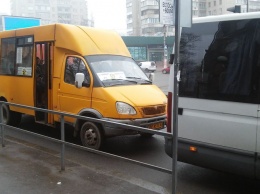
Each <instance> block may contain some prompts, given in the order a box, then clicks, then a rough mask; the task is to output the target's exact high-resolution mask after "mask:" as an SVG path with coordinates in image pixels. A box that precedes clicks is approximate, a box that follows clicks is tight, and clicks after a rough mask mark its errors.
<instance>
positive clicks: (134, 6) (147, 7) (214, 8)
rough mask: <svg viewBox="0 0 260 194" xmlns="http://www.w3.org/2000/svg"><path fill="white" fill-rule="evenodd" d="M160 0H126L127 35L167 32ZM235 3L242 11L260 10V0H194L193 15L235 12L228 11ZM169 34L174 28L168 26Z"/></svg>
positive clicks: (150, 34)
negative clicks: (160, 10) (161, 12)
mask: <svg viewBox="0 0 260 194" xmlns="http://www.w3.org/2000/svg"><path fill="white" fill-rule="evenodd" d="M159 2H160V0H126V10H127V13H126V15H127V35H129V36H158V35H159V36H160V35H163V34H164V32H165V28H164V26H163V24H161V23H160V21H159V18H160V13H159ZM235 5H240V6H241V12H254V11H260V0H192V16H193V17H205V16H211V15H222V14H233V13H232V12H229V11H227V9H228V8H230V7H234V6H235ZM167 35H169V36H170V35H173V28H172V27H171V28H170V29H169V27H167Z"/></svg>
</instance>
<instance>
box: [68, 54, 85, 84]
mask: <svg viewBox="0 0 260 194" xmlns="http://www.w3.org/2000/svg"><path fill="white" fill-rule="evenodd" d="M76 73H83V74H84V75H85V78H84V82H86V83H89V73H88V70H87V68H86V66H85V63H84V62H83V61H82V60H81V59H80V58H79V57H74V56H68V57H67V59H66V65H65V76H64V82H66V83H69V84H73V85H74V83H75V76H76Z"/></svg>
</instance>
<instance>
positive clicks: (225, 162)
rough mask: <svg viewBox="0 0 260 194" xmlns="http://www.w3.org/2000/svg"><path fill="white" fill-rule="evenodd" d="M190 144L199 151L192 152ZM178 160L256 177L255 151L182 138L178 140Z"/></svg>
mask: <svg viewBox="0 0 260 194" xmlns="http://www.w3.org/2000/svg"><path fill="white" fill-rule="evenodd" d="M190 146H195V147H196V148H197V152H191V151H190ZM178 161H181V162H185V163H189V164H193V165H196V166H201V167H204V168H209V169H213V170H218V171H222V172H229V173H232V174H237V175H243V176H246V177H249V178H255V166H254V164H255V155H254V153H253V152H251V153H249V152H242V151H237V150H235V149H230V148H223V147H221V146H212V145H211V144H206V143H204V142H203V143H202V142H196V141H191V140H186V139H182V138H180V139H179V141H178Z"/></svg>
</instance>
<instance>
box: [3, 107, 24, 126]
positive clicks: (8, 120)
mask: <svg viewBox="0 0 260 194" xmlns="http://www.w3.org/2000/svg"><path fill="white" fill-rule="evenodd" d="M2 107H3V123H4V124H6V125H12V126H17V125H19V124H20V122H21V119H22V114H21V113H18V112H13V111H11V110H10V109H9V106H8V105H7V104H3V105H2Z"/></svg>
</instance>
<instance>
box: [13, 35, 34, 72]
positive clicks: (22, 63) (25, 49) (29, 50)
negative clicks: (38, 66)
mask: <svg viewBox="0 0 260 194" xmlns="http://www.w3.org/2000/svg"><path fill="white" fill-rule="evenodd" d="M16 44H17V47H16V68H15V74H16V75H19V76H32V55H33V37H31V36H29V37H21V38H17V39H16Z"/></svg>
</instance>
